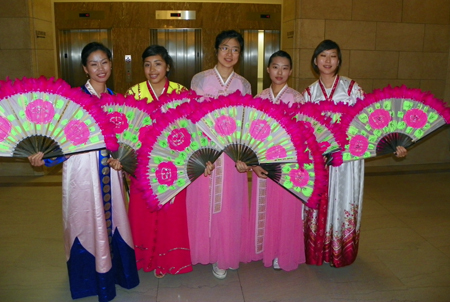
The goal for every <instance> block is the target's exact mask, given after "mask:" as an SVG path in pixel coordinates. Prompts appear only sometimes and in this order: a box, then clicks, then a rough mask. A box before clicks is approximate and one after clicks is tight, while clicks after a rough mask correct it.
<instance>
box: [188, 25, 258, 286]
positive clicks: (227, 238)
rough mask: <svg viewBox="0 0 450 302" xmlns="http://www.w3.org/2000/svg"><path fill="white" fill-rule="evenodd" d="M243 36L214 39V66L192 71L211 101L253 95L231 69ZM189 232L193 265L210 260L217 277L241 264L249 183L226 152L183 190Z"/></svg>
mask: <svg viewBox="0 0 450 302" xmlns="http://www.w3.org/2000/svg"><path fill="white" fill-rule="evenodd" d="M243 49H244V39H243V38H242V36H241V34H239V33H238V32H236V31H234V30H230V31H224V32H222V33H220V34H219V35H218V36H217V37H216V41H215V50H216V55H217V65H216V66H215V67H214V68H212V69H208V70H205V71H203V72H200V73H198V74H196V75H195V76H194V77H193V78H192V82H191V89H192V90H194V91H195V92H196V93H197V94H198V95H200V96H203V97H204V98H205V99H206V98H209V99H210V100H209V101H212V102H214V98H216V97H218V96H220V95H228V94H231V93H233V92H235V91H237V90H239V91H240V92H241V93H242V94H243V95H245V94H251V87H250V83H249V82H248V81H247V80H246V79H244V78H243V77H242V76H240V75H238V74H236V73H235V72H234V66H235V65H236V64H237V63H238V61H239V56H240V53H241V52H242V51H243ZM186 206H187V213H188V230H189V240H190V245H191V257H192V264H198V263H201V264H209V263H213V274H214V276H215V277H217V278H219V279H223V278H225V277H226V275H227V269H228V268H233V269H237V268H238V267H239V259H240V250H241V241H242V238H241V234H242V230H243V229H245V228H246V224H247V223H248V207H249V206H248V181H247V174H246V173H238V172H237V171H236V169H235V163H234V162H233V161H232V160H231V159H230V158H229V157H228V156H226V155H225V154H223V155H222V156H221V157H220V158H219V159H218V160H217V161H216V162H215V170H214V172H213V174H212V176H211V177H208V178H203V177H202V178H199V179H197V180H196V181H194V182H193V183H192V184H191V185H190V186H189V187H188V188H187V201H186Z"/></svg>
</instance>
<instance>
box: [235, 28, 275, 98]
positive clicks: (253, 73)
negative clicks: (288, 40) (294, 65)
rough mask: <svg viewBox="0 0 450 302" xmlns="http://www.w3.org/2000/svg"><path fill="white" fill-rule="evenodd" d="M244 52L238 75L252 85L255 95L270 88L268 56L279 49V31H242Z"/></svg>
mask: <svg viewBox="0 0 450 302" xmlns="http://www.w3.org/2000/svg"><path fill="white" fill-rule="evenodd" d="M243 37H244V42H245V45H244V52H243V53H242V57H241V62H240V69H239V71H240V74H241V75H242V76H243V77H244V78H246V79H247V80H248V81H249V82H250V84H251V85H252V94H253V95H256V94H258V93H260V92H261V91H262V90H263V89H265V88H268V87H269V86H270V83H271V81H270V77H269V74H268V73H267V71H266V67H267V63H268V62H269V58H270V56H271V55H272V54H273V53H274V52H276V51H278V50H279V49H280V31H279V30H244V31H243Z"/></svg>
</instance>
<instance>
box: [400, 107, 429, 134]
mask: <svg viewBox="0 0 450 302" xmlns="http://www.w3.org/2000/svg"><path fill="white" fill-rule="evenodd" d="M403 120H404V121H405V123H406V125H408V127H412V128H415V129H420V128H423V127H424V126H425V125H426V124H427V121H428V116H427V114H426V113H425V112H423V110H420V109H417V108H415V109H411V110H408V111H406V113H405V116H404V118H403Z"/></svg>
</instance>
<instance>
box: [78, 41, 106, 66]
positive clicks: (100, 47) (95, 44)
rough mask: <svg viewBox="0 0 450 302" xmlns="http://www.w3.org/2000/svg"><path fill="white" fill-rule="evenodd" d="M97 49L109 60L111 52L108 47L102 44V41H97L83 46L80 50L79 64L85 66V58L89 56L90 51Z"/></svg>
mask: <svg viewBox="0 0 450 302" xmlns="http://www.w3.org/2000/svg"><path fill="white" fill-rule="evenodd" d="M97 50H101V51H103V52H104V53H105V54H106V56H107V57H108V59H109V60H111V59H112V53H111V50H109V48H108V47H106V46H105V45H103V44H102V43H99V42H91V43H89V44H87V45H86V46H84V47H83V50H82V51H81V64H83V66H86V65H87V59H88V58H89V56H90V55H91V53H93V52H94V51H97Z"/></svg>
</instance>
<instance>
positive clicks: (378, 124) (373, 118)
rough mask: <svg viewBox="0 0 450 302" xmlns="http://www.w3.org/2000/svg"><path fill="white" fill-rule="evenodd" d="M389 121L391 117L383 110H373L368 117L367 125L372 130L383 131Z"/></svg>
mask: <svg viewBox="0 0 450 302" xmlns="http://www.w3.org/2000/svg"><path fill="white" fill-rule="evenodd" d="M390 121H391V115H390V114H389V111H387V110H385V109H375V110H374V112H372V114H371V115H370V116H369V125H370V126H371V127H372V128H374V129H383V128H384V127H386V126H387V125H389V122H390Z"/></svg>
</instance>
